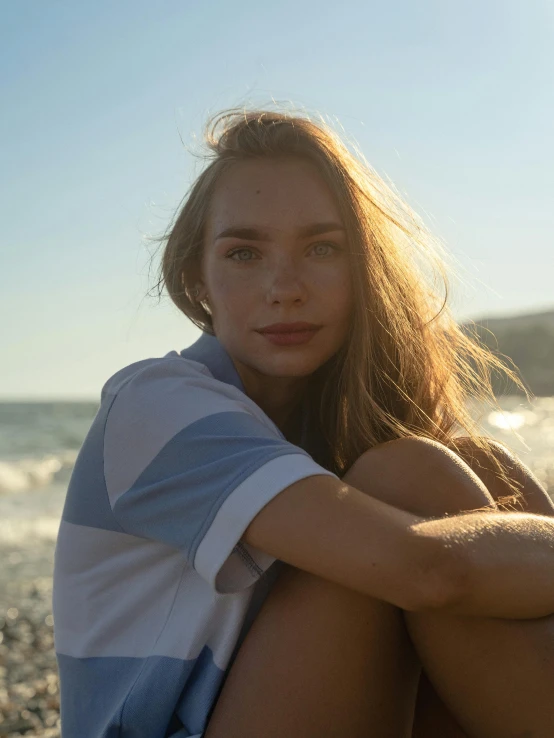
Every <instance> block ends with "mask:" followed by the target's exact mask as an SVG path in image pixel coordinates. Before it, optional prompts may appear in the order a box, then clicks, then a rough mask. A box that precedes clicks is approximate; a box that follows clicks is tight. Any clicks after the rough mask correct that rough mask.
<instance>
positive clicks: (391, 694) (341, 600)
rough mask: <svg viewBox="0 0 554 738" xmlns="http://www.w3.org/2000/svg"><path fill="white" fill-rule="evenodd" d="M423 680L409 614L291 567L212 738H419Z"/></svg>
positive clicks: (241, 657) (241, 663)
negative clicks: (415, 726) (415, 729)
mask: <svg viewBox="0 0 554 738" xmlns="http://www.w3.org/2000/svg"><path fill="white" fill-rule="evenodd" d="M420 671H421V667H420V664H419V661H418V659H417V657H416V656H415V653H414V651H413V648H412V645H411V642H410V639H409V637H408V634H407V632H406V628H405V624H404V620H403V617H402V610H400V609H398V608H396V607H394V606H393V605H390V604H388V603H385V602H382V601H381V600H377V599H372V598H370V597H367V596H365V595H362V594H359V593H358V592H354V591H352V590H350V589H346V588H344V587H341V586H339V585H337V584H333V583H332V582H328V581H326V580H324V579H321V578H319V577H316V576H313V575H311V574H308V573H306V572H303V571H300V570H298V569H295V568H293V567H288V566H287V567H285V568H284V570H283V572H282V573H281V574H280V575H279V578H278V579H277V581H276V583H275V584H274V585H273V588H272V589H271V591H270V593H269V595H268V596H267V599H266V600H265V602H264V604H263V606H262V608H261V610H260V612H259V613H258V615H257V617H256V619H255V620H254V623H253V625H252V627H251V628H250V631H249V632H248V635H247V636H246V638H245V640H244V642H243V643H242V645H241V647H240V649H239V652H238V654H237V657H236V659H235V661H234V663H233V666H232V667H231V670H230V672H229V675H228V677H227V680H226V682H225V685H224V687H223V690H222V692H221V694H220V696H219V699H218V701H217V704H216V706H215V708H214V711H213V713H212V716H211V718H210V722H209V725H208V729H207V732H206V738H262V737H263V738H346V737H348V738H368V737H369V736H371V738H410V736H411V734H412V723H413V715H414V707H415V699H416V692H417V686H418V681H419V674H420ZM443 738H445V737H443Z"/></svg>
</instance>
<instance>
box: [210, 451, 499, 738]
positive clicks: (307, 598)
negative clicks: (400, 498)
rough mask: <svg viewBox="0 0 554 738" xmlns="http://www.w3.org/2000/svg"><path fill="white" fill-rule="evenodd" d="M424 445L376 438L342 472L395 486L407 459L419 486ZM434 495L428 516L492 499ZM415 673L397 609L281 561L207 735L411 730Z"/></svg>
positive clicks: (302, 737)
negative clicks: (381, 442) (375, 444)
mask: <svg viewBox="0 0 554 738" xmlns="http://www.w3.org/2000/svg"><path fill="white" fill-rule="evenodd" d="M385 446H387V448H386V450H385ZM429 450H430V449H429V447H428V446H427V445H425V444H424V443H423V442H422V443H417V444H414V443H408V444H406V443H401V442H394V444H393V445H391V444H388V445H383V446H380V447H377V448H375V449H372V450H371V451H370V452H367V453H366V454H363V456H362V457H361V458H360V460H359V462H357V463H356V464H355V465H354V467H353V468H352V469H351V470H350V471H349V472H348V473H347V474H346V475H345V476H344V480H345V481H346V482H348V483H349V484H352V485H353V486H356V487H358V488H359V489H361V490H362V491H365V489H366V488H368V489H369V487H371V486H374V485H368V481H370V480H371V479H373V478H375V474H379V476H380V480H381V484H380V485H379V486H380V487H383V489H387V484H386V482H387V481H390V485H389V486H390V488H391V489H393V490H394V488H395V487H397V486H399V485H398V483H397V480H395V479H394V472H395V471H398V469H399V468H401V465H399V464H398V461H399V460H402V461H403V462H404V464H403V468H404V469H405V468H406V463H405V462H406V459H407V460H408V462H409V468H410V469H411V471H412V472H414V471H415V468H414V465H419V469H418V473H417V476H418V477H419V479H420V486H423V487H425V489H428V487H429V485H428V483H427V475H428V474H429V465H428V458H427V456H428V453H427V452H428V451H429ZM433 450H434V451H435V455H436V448H435V449H433ZM391 451H393V452H394V457H395V458H394V459H393V461H392V463H391V458H390V457H391ZM410 454H411V456H410ZM381 458H386V463H385V464H381V465H380V459H381ZM403 481H404V482H405V480H403ZM403 486H405V484H404V485H403ZM437 488H438V489H442V487H441V486H440V485H438V486H437V487H436V488H435V489H437ZM411 489H414V491H416V486H415V485H412V487H411ZM443 494H444V495H446V494H447V493H446V492H444V493H443V492H440V493H439V494H436V496H435V498H433V499H430V500H428V501H427V504H428V506H429V510H428V511H427V513H426V514H427V516H432V515H442V514H445V513H446V512H450V511H452V510H455V511H456V512H457V511H459V510H460V509H471V508H474V507H481V506H482V505H483V504H484V503H485V504H486V502H487V501H490V502H491V503H492V499H491V498H486V499H482V498H481V497H478V498H476V499H457V500H456V501H455V503H453V502H452V501H448V502H447V504H446V506H445V504H444V503H443V501H442V500H441V499H440V497H441V496H442V495H443ZM461 494H462V496H463V493H461ZM420 672H421V665H420V663H419V661H418V659H417V657H416V656H415V654H414V651H413V648H412V645H411V642H410V639H409V637H408V634H407V631H406V629H405V623H404V617H403V612H402V611H401V610H399V609H398V608H396V607H394V606H392V605H390V604H388V603H384V602H382V601H380V600H376V599H372V598H370V597H367V596H365V595H361V594H359V593H356V592H352V591H351V590H348V589H346V588H343V587H340V586H338V585H336V584H333V583H330V582H327V581H325V580H323V579H320V578H318V577H315V576H312V575H309V574H307V573H305V572H302V571H298V570H296V569H294V568H292V567H289V568H288V570H286V571H285V572H284V574H283V575H281V577H280V578H279V580H278V581H277V583H276V584H275V585H274V587H273V588H272V591H271V592H270V594H269V595H268V598H267V599H266V601H265V603H264V605H263V607H262V609H261V611H260V613H259V614H258V616H257V617H256V619H255V621H254V623H253V625H252V627H251V629H250V631H249V633H248V635H247V637H246V638H245V640H244V642H243V644H242V645H241V648H240V649H239V653H238V654H237V657H236V659H235V662H234V664H233V666H232V668H231V670H230V672H229V675H228V678H227V680H226V683H225V686H224V688H223V690H222V692H221V695H220V697H219V699H218V702H217V704H216V706H215V708H214V711H213V713H212V716H211V719H210V725H209V727H208V732H207V738H220V736H221V737H222V736H226V737H227V738H233V736H240V737H241V738H248V737H249V736H256V738H257V737H258V736H260V735H263V736H265V737H266V738H271V737H272V736H279V738H281V736H284V735H287V736H288V737H290V738H295V737H296V736H298V737H299V738H311V736H314V737H315V736H317V738H323V737H325V738H332V737H333V736H341V737H342V736H345V735H348V736H349V738H355V737H356V736H360V738H362V737H363V738H367V736H368V735H371V736H372V738H381V737H383V738H384V737H385V736H386V737H387V738H388V737H390V738H396V736H398V738H410V736H411V734H412V723H413V716H414V706H415V695H416V691H417V685H418V682H419V675H420ZM433 714H434V715H435V718H436V716H437V710H435V711H434V713H433ZM441 725H442V726H443V727H444V725H443V724H441ZM450 728H452V730H451V731H450V732H447V731H443V732H441V733H440V734H439V733H436V734H435V736H434V738H439V735H440V738H460V736H461V735H463V734H460V732H459V731H458V732H454V728H455V725H454V723H453V722H452V720H450Z"/></svg>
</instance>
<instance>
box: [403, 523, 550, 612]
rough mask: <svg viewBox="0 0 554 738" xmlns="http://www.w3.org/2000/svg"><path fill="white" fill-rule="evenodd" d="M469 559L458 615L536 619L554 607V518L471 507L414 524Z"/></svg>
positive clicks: (452, 608)
mask: <svg viewBox="0 0 554 738" xmlns="http://www.w3.org/2000/svg"><path fill="white" fill-rule="evenodd" d="M414 530H415V532H416V533H417V534H418V535H421V536H424V537H427V536H429V537H430V538H432V539H433V540H435V541H436V540H439V541H441V544H442V546H444V547H445V548H446V549H448V550H449V552H450V553H451V555H452V556H454V558H457V559H459V560H460V562H463V565H462V566H461V567H460V569H461V570H463V571H465V580H464V581H463V584H462V586H461V589H460V591H459V596H458V597H457V599H455V600H453V601H450V602H449V603H446V604H445V605H444V606H443V607H441V608H440V609H441V610H442V611H443V612H445V613H452V614H454V615H470V616H471V615H473V616H478V617H496V618H509V619H522V620H525V619H532V618H541V617H546V616H548V615H551V614H552V613H554V518H552V517H547V516H543V515H534V514H531V513H517V512H516V513H501V512H487V513H478V512H477V513H476V512H474V513H465V514H462V515H456V516H454V517H450V518H441V519H439V520H428V521H423V522H422V523H418V524H416V525H415V526H414Z"/></svg>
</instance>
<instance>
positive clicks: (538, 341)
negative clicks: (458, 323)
mask: <svg viewBox="0 0 554 738" xmlns="http://www.w3.org/2000/svg"><path fill="white" fill-rule="evenodd" d="M474 324H475V326H474V330H476V331H477V335H478V336H479V338H480V340H481V341H482V342H483V343H484V344H486V346H488V347H489V348H490V349H492V350H493V351H494V352H495V353H501V354H505V355H506V356H509V357H510V359H512V361H513V362H514V364H515V365H516V366H517V368H518V370H519V373H520V374H521V376H522V378H523V380H524V382H525V383H526V384H527V386H528V388H529V389H530V390H531V392H533V393H534V394H535V395H537V396H538V397H541V396H546V395H554V310H549V311H548V312H543V313H535V314H532V315H516V316H513V317H510V318H480V319H476V320H475V321H474ZM472 326H473V324H472V323H471V322H469V321H468V322H467V323H464V324H463V325H462V328H466V329H468V328H472ZM491 333H492V334H493V335H491ZM500 358H501V357H500ZM493 386H494V390H495V392H496V393H497V394H499V395H500V394H515V393H516V392H517V389H516V387H515V385H514V384H513V382H508V380H507V379H506V378H500V377H495V378H494V381H493Z"/></svg>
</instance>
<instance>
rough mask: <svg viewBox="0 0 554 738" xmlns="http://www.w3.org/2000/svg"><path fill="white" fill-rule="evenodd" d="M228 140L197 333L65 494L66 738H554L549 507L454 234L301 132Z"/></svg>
mask: <svg viewBox="0 0 554 738" xmlns="http://www.w3.org/2000/svg"><path fill="white" fill-rule="evenodd" d="M208 141H209V144H210V146H211V148H212V151H213V161H212V162H211V163H210V164H209V166H208V167H207V168H206V169H205V171H204V172H203V173H202V174H201V175H200V176H199V177H198V179H197V181H196V182H195V183H194V185H193V187H192V189H191V191H190V193H189V195H188V197H187V199H186V201H185V203H184V206H183V207H182V209H181V211H180V213H179V215H178V217H177V219H176V221H175V223H174V224H173V225H172V227H171V229H170V231H169V233H168V234H167V235H166V238H167V245H166V247H165V251H164V256H163V263H162V275H161V280H160V286H162V285H163V286H165V287H166V288H167V290H168V292H169V294H170V296H171V298H172V299H173V301H174V302H175V304H176V305H177V306H178V308H179V309H180V310H181V311H182V312H183V313H184V314H185V315H186V316H187V317H189V318H190V319H191V320H192V321H193V322H194V323H195V324H196V325H198V326H199V327H200V328H201V329H202V331H203V333H202V336H201V338H200V339H199V340H198V341H197V342H196V343H195V344H193V345H192V346H191V347H189V348H187V349H184V350H183V351H181V352H180V353H178V352H175V351H171V352H170V353H168V354H167V355H166V356H164V357H162V358H157V359H145V360H143V361H140V362H137V363H135V364H132V365H131V366H129V367H125V368H124V369H122V370H121V371H120V372H118V373H117V374H115V375H114V376H113V377H111V378H110V379H109V380H108V382H107V383H106V385H105V386H104V388H103V390H102V402H101V407H100V410H99V413H98V415H97V417H96V418H95V421H94V423H93V425H92V427H91V429H90V432H89V434H88V436H87V439H86V440H85V443H84V444H83V447H82V449H81V452H80V455H79V458H78V460H77V463H76V466H75V470H74V473H73V476H72V479H71V483H70V485H69V489H68V494H67V501H66V505H65V508H64V513H63V519H62V523H61V526H60V533H59V538H58V544H57V550H56V564H55V573H54V620H55V635H56V651H57V656H58V663H59V667H60V678H61V694H62V732H63V735H64V738H70V737H73V736H79V738H89V737H90V738H92V737H93V736H94V738H99V737H100V736H115V735H117V736H121V737H122V738H123V737H124V736H129V737H130V736H133V737H135V738H138V737H139V736H144V738H158V737H159V738H168V737H169V736H172V737H175V736H180V737H184V736H189V737H190V736H200V735H202V736H205V738H220V737H221V738H235V737H236V738H238V737H239V736H240V738H259V737H260V736H264V737H267V738H273V737H274V736H275V737H276V736H285V735H286V736H290V737H292V736H294V737H295V738H296V737H298V738H312V737H314V738H315V736H317V737H318V738H321V737H322V736H325V737H329V738H331V737H334V736H345V735H348V736H349V738H354V737H355V736H356V737H357V736H359V737H360V738H362V737H364V738H366V737H367V736H370V735H371V736H372V738H381V737H383V738H384V737H385V736H387V737H390V738H393V737H394V738H396V737H397V736H398V738H410V736H414V737H417V738H435V737H438V736H441V737H442V738H447V737H448V736H456V738H461V737H462V736H464V735H467V736H471V737H472V738H473V737H474V736H475V737H476V738H485V737H486V738H507V737H508V736H516V735H518V736H521V737H522V736H523V735H529V736H531V735H532V736H537V737H540V738H543V737H544V738H547V736H551V735H552V734H553V733H554V706H553V701H552V698H551V692H552V683H553V680H554V617H553V616H552V615H551V613H552V612H554V576H553V557H554V520H553V519H552V515H553V514H554V505H553V504H552V502H551V501H550V499H549V497H548V495H547V494H546V492H545V491H544V490H543V489H542V488H541V486H540V485H539V483H538V482H537V481H536V480H535V479H534V478H533V476H532V475H531V473H530V472H529V470H528V469H526V468H525V467H524V466H523V465H522V464H521V463H520V462H519V461H518V460H517V459H516V458H515V457H513V456H512V455H511V454H510V453H509V452H508V451H507V450H506V449H504V448H503V447H501V446H500V445H498V444H495V443H493V442H492V441H489V440H487V439H485V438H482V437H480V436H479V435H478V434H477V433H476V431H475V428H474V425H473V423H472V421H471V418H470V416H469V415H468V412H467V409H466V404H465V401H466V399H467V398H468V397H470V396H473V397H478V398H481V399H485V400H487V399H488V400H489V401H491V402H494V398H493V395H492V391H491V387H490V381H489V372H490V369H492V368H499V367H500V366H501V365H500V363H499V362H498V361H497V360H496V359H495V358H494V357H492V356H491V355H490V354H488V353H487V352H486V351H485V349H483V348H481V347H479V346H478V345H477V344H476V343H475V342H474V341H473V340H472V338H471V337H469V336H467V335H465V334H464V333H463V332H462V331H461V330H460V329H459V328H458V327H457V326H456V324H455V322H454V321H453V319H452V318H451V316H450V314H449V312H448V309H447V308H446V305H445V304H444V303H443V304H442V305H441V304H440V302H441V300H440V297H439V294H438V292H436V291H435V290H434V288H433V286H432V284H431V282H430V281H429V280H428V279H427V276H426V274H425V270H424V269H423V268H422V264H424V261H423V259H422V257H423V258H426V259H427V260H428V263H429V264H431V265H434V266H435V267H437V268H439V269H440V271H441V273H442V274H443V276H445V272H444V269H443V266H442V262H441V261H440V259H439V257H438V256H436V255H435V252H434V250H433V248H432V246H433V244H432V239H431V237H430V236H429V235H428V234H426V232H425V230H424V228H423V226H422V224H421V223H420V222H419V221H417V220H416V218H415V216H414V215H413V214H412V213H411V212H410V210H409V209H408V208H407V207H406V206H405V205H403V203H402V202H401V201H400V200H399V198H397V197H396V196H395V195H394V193H392V192H391V191H390V190H389V189H388V188H386V186H385V185H384V184H383V183H382V181H381V180H380V179H379V178H378V177H377V176H376V175H375V174H374V173H373V172H372V171H371V170H370V169H369V167H367V166H365V165H364V164H362V163H361V162H360V161H358V160H357V159H356V158H355V157H354V156H352V155H351V154H350V153H349V151H348V150H347V148H346V147H345V146H344V145H343V144H342V143H341V142H340V141H339V140H338V139H337V138H336V137H335V135H334V134H333V133H332V132H331V131H329V130H327V129H326V128H325V127H324V126H322V125H315V124H314V123H312V122H311V121H309V120H308V119H306V118H303V117H293V116H291V115H288V114H279V113H274V112H267V111H266V112H259V111H258V112H251V113H244V112H240V113H239V112H236V111H231V112H229V113H225V114H223V115H221V116H220V117H219V118H217V119H216V120H215V122H214V124H213V127H212V128H211V129H210V131H209V135H208ZM164 240H165V239H164ZM507 373H508V374H510V376H512V377H513V378H515V377H514V375H513V374H511V373H510V372H509V370H507ZM516 381H517V380H516ZM508 503H511V505H512V506H513V507H515V506H516V505H515V504H514V503H517V504H519V506H520V510H521V511H517V510H516V511H508V512H506V511H505V510H504V509H505V508H506V507H507V506H508Z"/></svg>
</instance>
